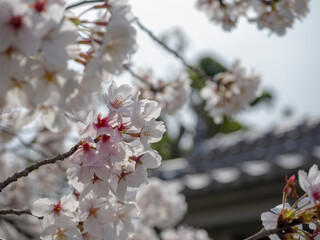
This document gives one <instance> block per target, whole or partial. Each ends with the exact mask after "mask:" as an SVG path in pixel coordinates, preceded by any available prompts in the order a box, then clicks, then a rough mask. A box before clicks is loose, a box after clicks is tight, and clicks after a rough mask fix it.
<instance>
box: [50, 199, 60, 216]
mask: <svg viewBox="0 0 320 240" xmlns="http://www.w3.org/2000/svg"><path fill="white" fill-rule="evenodd" d="M52 206H53V212H54V214H57V215H60V211H61V209H62V207H61V201H60V200H59V201H58V203H57V204H52Z"/></svg>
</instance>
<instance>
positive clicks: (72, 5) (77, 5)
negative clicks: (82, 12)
mask: <svg viewBox="0 0 320 240" xmlns="http://www.w3.org/2000/svg"><path fill="white" fill-rule="evenodd" d="M96 2H104V0H88V1H80V2H77V3H74V4H71V5H69V6H67V7H66V9H68V10H69V9H72V8H75V7H79V6H81V5H84V4H89V3H96Z"/></svg>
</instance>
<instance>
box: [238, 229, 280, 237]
mask: <svg viewBox="0 0 320 240" xmlns="http://www.w3.org/2000/svg"><path fill="white" fill-rule="evenodd" d="M279 231H280V229H278V228H275V229H269V230H266V229H265V228H262V229H261V230H260V231H259V232H257V233H256V234H254V235H252V236H250V237H247V238H246V239H244V240H256V239H260V238H263V237H268V236H270V235H272V234H276V233H278V232H279Z"/></svg>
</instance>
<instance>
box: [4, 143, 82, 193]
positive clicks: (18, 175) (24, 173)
mask: <svg viewBox="0 0 320 240" xmlns="http://www.w3.org/2000/svg"><path fill="white" fill-rule="evenodd" d="M79 145H80V143H77V144H76V145H75V146H73V147H72V148H71V149H70V150H69V151H68V152H66V153H63V154H58V155H57V156H55V157H53V158H49V159H45V160H43V161H40V162H37V163H35V164H33V165H31V166H29V167H27V168H26V169H24V170H22V171H21V172H17V173H15V174H13V175H12V176H11V177H8V178H7V179H6V180H5V181H3V182H2V183H0V192H2V190H3V189H4V188H5V187H7V186H8V185H9V184H10V183H13V182H16V181H17V180H18V179H19V178H22V177H26V176H28V175H29V173H31V172H32V171H34V170H36V169H38V168H39V167H41V166H43V165H47V164H54V163H55V162H57V161H62V160H64V159H66V158H68V157H70V156H71V155H72V154H73V153H75V151H77V149H78V146H79Z"/></svg>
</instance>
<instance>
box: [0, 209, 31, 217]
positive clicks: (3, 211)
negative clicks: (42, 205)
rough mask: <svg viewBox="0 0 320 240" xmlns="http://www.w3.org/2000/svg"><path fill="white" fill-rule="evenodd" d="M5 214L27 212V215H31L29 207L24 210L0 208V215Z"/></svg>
mask: <svg viewBox="0 0 320 240" xmlns="http://www.w3.org/2000/svg"><path fill="white" fill-rule="evenodd" d="M7 214H14V215H18V216H20V215H22V214H27V215H32V213H31V211H30V209H25V210H13V209H7V210H0V215H7Z"/></svg>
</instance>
